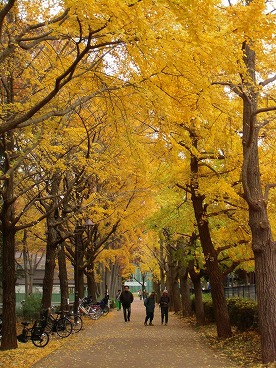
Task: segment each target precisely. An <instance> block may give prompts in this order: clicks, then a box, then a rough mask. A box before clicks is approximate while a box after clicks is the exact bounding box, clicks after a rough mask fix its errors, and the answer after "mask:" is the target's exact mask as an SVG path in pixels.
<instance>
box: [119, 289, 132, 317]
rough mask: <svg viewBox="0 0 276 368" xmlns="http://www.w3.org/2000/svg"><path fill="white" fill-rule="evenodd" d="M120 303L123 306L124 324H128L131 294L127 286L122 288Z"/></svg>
mask: <svg viewBox="0 0 276 368" xmlns="http://www.w3.org/2000/svg"><path fill="white" fill-rule="evenodd" d="M120 301H121V303H122V306H123V312H124V319H125V322H128V321H130V315H131V303H132V302H133V294H132V292H131V291H130V290H129V287H128V286H127V285H125V286H124V290H123V291H122V292H121V295H120Z"/></svg>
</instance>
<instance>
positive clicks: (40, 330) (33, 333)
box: [17, 320, 49, 348]
mask: <svg viewBox="0 0 276 368" xmlns="http://www.w3.org/2000/svg"><path fill="white" fill-rule="evenodd" d="M30 323H31V322H21V324H22V325H23V330H22V332H21V334H20V335H18V336H17V339H18V341H20V342H24V343H26V342H28V341H29V340H32V343H33V344H34V345H35V346H37V347H38V348H44V346H46V345H47V344H48V342H49V335H48V333H47V332H46V331H45V330H44V329H45V326H46V321H43V320H38V321H35V322H34V324H33V326H32V327H28V326H29V324H30Z"/></svg>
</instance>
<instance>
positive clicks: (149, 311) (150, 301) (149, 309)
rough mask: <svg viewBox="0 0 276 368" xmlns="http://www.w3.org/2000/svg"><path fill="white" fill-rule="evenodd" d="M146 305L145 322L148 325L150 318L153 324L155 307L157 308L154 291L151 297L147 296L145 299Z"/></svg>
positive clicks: (150, 324)
mask: <svg viewBox="0 0 276 368" xmlns="http://www.w3.org/2000/svg"><path fill="white" fill-rule="evenodd" d="M144 306H145V307H146V318H145V322H144V325H145V326H147V325H148V320H149V322H150V323H149V326H153V324H152V321H153V318H154V308H155V292H154V291H153V292H152V293H151V294H150V296H149V297H147V298H146V299H145V300H144Z"/></svg>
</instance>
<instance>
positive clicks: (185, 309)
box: [180, 268, 193, 317]
mask: <svg viewBox="0 0 276 368" xmlns="http://www.w3.org/2000/svg"><path fill="white" fill-rule="evenodd" d="M181 274H182V275H181V277H180V294H181V303H182V315H183V316H184V317H189V316H191V315H192V314H193V313H192V301H191V292H190V287H191V285H190V283H189V280H188V270H187V268H186V269H185V271H184V270H183V271H182V272H181Z"/></svg>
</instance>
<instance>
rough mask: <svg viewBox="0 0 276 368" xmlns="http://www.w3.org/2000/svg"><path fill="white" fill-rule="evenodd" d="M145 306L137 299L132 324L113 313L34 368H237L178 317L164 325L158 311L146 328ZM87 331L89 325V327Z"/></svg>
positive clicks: (172, 317)
mask: <svg viewBox="0 0 276 368" xmlns="http://www.w3.org/2000/svg"><path fill="white" fill-rule="evenodd" d="M144 317H145V307H144V305H143V302H142V301H140V300H137V299H136V300H134V302H133V304H132V315H131V321H130V322H124V320H123V313H122V311H116V310H112V311H111V312H110V313H109V314H108V316H106V317H101V318H100V319H99V320H98V321H95V323H94V324H93V325H92V326H89V327H87V328H84V330H83V331H81V332H79V334H78V335H77V336H76V337H75V338H74V339H72V340H71V341H70V338H69V339H68V343H66V344H65V345H64V346H63V347H62V348H60V349H58V350H56V351H55V352H53V353H52V354H50V355H49V356H47V357H46V358H43V359H42V360H40V361H39V362H37V363H36V364H34V365H33V368H67V367H69V368H77V367H87V368H90V367H95V368H128V367H131V368H136V367H137V368H140V367H143V368H207V367H212V368H234V367H236V366H235V365H234V364H232V363H231V362H230V361H228V360H227V359H226V358H225V357H223V356H221V355H219V354H218V353H216V352H214V351H213V350H212V349H211V348H210V347H209V346H208V345H207V344H206V343H205V342H204V339H203V338H202V337H201V336H200V334H199V333H197V332H196V331H194V330H193V329H192V327H190V326H189V325H188V324H186V323H185V322H184V321H182V320H180V319H179V318H177V317H176V316H174V315H170V316H169V324H168V326H162V325H161V324H160V312H159V307H158V306H157V307H156V308H155V319H154V321H153V323H154V326H147V327H145V326H144ZM84 327H85V326H84Z"/></svg>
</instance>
